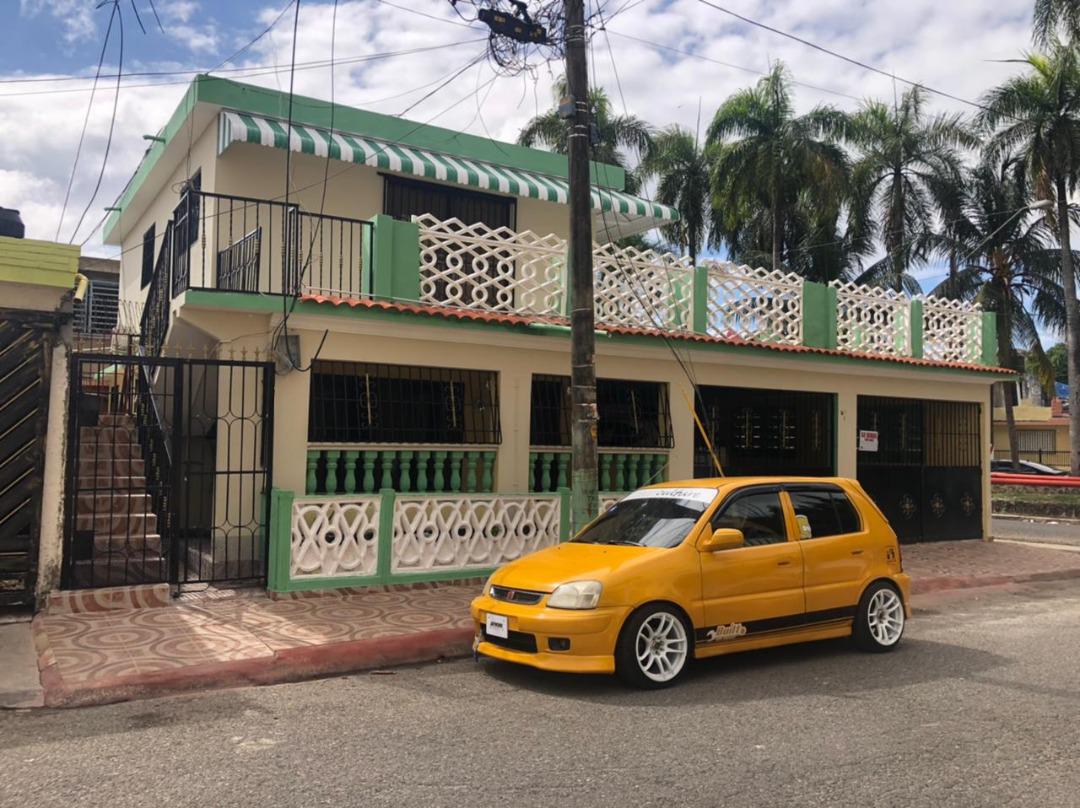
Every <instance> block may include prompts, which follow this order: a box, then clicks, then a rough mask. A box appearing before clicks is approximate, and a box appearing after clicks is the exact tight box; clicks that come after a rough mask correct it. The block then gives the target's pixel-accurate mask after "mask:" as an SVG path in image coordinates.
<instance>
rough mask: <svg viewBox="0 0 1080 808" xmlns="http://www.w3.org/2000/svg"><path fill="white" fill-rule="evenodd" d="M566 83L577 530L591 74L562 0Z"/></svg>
mask: <svg viewBox="0 0 1080 808" xmlns="http://www.w3.org/2000/svg"><path fill="white" fill-rule="evenodd" d="M563 9H564V12H565V16H566V23H565V26H566V27H565V36H566V83H567V85H568V87H569V90H570V101H571V103H572V104H573V112H572V114H571V115H570V118H569V121H568V123H569V126H570V133H569V134H570V136H569V138H568V141H569V153H570V306H571V311H570V332H571V333H570V400H571V415H572V423H571V448H572V451H573V461H572V466H571V470H572V485H573V496H572V514H571V522H570V524H571V529H572V530H573V531H577V530H580V529H581V528H582V527H584V526H585V525H586V524H587V523H588V522H589V521H590V520H591V519H593V517H595V516H596V511H597V509H598V507H599V497H598V493H597V491H598V488H597V475H596V466H597V463H596V424H597V413H596V332H595V312H594V310H593V270H592V200H591V193H590V188H589V134H590V126H589V76H588V67H587V63H586V61H585V6H584V3H583V0H565V1H564V3H563Z"/></svg>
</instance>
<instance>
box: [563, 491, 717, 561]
mask: <svg viewBox="0 0 1080 808" xmlns="http://www.w3.org/2000/svg"><path fill="white" fill-rule="evenodd" d="M715 497H716V491H715V490H708V489H690V490H684V489H660V490H657V491H649V490H642V491H636V492H634V493H632V494H630V495H629V496H627V497H625V498H623V499H622V500H620V501H619V502H616V503H615V504H614V505H612V506H611V507H610V508H609V509H608V510H607V512H606V513H604V514H603V515H601V516H600V518H599V519H597V520H596V521H595V522H593V523H592V524H591V525H589V526H588V527H587V528H585V529H584V530H583V531H582V532H581V533H579V534H578V535H577V536H576V537H575V538H574V539H573V541H575V542H580V543H584V544H640V545H641V546H643V547H675V546H676V545H678V544H679V543H681V542H682V541H683V539H685V538H686V536H687V534H688V533H689V532H690V529H691V528H692V527H693V526H694V525H695V524H696V523H697V520H698V519H700V518H701V515H702V514H703V513H705V509H706V508H707V507H708V506H709V504H710V503H711V502H712V500H713V499H714V498H715Z"/></svg>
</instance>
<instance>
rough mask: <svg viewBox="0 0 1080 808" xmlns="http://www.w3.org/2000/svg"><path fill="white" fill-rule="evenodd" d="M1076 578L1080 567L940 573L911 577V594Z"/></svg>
mask: <svg viewBox="0 0 1080 808" xmlns="http://www.w3.org/2000/svg"><path fill="white" fill-rule="evenodd" d="M1077 578H1080V567H1074V568H1069V569H1062V570H1050V571H1048V572H1028V573H1022V574H1019V575H940V576H937V577H932V578H915V579H912V581H911V594H912V595H925V594H926V593H928V592H945V591H947V590H950V589H974V588H976V587H980V586H1001V585H1003V584H1026V583H1035V582H1037V581H1070V580H1075V579H1077Z"/></svg>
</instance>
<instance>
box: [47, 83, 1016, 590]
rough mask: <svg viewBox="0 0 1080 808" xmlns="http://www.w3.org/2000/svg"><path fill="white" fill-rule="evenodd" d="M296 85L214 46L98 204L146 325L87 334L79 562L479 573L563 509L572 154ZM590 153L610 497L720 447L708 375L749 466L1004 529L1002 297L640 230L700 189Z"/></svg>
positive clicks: (69, 582)
mask: <svg viewBox="0 0 1080 808" xmlns="http://www.w3.org/2000/svg"><path fill="white" fill-rule="evenodd" d="M289 109H290V104H289V102H288V96H287V95H285V94H283V93H280V92H275V91H273V90H268V89H265V88H261V87H252V86H247V85H244V84H239V83H236V82H232V81H227V80H224V79H218V78H210V77H206V76H202V77H199V78H197V79H196V80H195V81H194V82H193V84H192V86H191V88H190V90H189V91H188V93H187V95H186V96H185V98H184V100H183V102H182V103H181V104H180V106H179V107H178V108H177V110H176V112H175V113H174V115H173V116H172V118H171V119H170V120H169V122H168V123H167V125H166V126H165V127H164V129H162V130H161V131H160V133H159V135H160V137H161V139H162V142H156V143H155V144H154V145H153V146H152V147H151V148H150V150H149V151H148V153H147V155H146V156H145V157H144V159H143V161H142V163H141V165H140V166H139V167H138V169H137V171H136V172H135V176H134V178H133V180H132V182H131V183H130V185H129V187H128V188H127V190H126V191H125V193H124V195H123V196H122V197H121V199H120V200H118V202H117V206H118V207H119V210H118V211H117V212H114V213H113V214H112V215H111V217H110V218H109V220H108V222H107V224H106V229H105V233H106V241H107V243H109V244H113V245H117V246H120V247H122V266H121V273H120V290H121V299H122V300H124V301H131V303H132V305H136V306H138V307H140V308H141V312H142V313H141V317H140V324H141V328H140V331H141V337H140V341H139V348H138V350H137V351H134V352H131V351H128V352H127V354H126V355H121V352H114V353H113V354H112V355H103V354H102V355H86V356H76V357H75V358H74V367H73V376H72V378H73V379H74V380H75V386H76V389H75V390H73V401H74V407H75V411H76V413H77V414H78V415H77V417H78V418H79V419H82V420H80V421H79V426H87V427H94V428H95V429H90V428H88V429H87V430H81V429H77V430H75V432H74V434H76V435H78V436H79V438H78V440H79V441H80V443H79V445H78V446H76V447H74V454H73V456H74V457H78V458H79V463H80V464H81V465H80V469H81V473H80V474H75V473H74V472H69V477H68V480H69V483H70V490H69V492H68V502H69V503H71V502H75V501H78V500H79V499H80V497H81V498H82V499H83V501H88V502H94V503H97V504H96V505H95V511H94V512H93V513H85V514H84V513H79V514H77V518H74V519H73V518H72V516H71V515H70V512H71V510H72V509H71V508H70V507H69V517H68V532H67V541H68V557H69V559H70V560H69V563H68V564H67V565H66V568H65V569H66V574H65V579H64V584H65V585H66V586H70V587H78V586H102V585H108V584H120V583H133V582H137V581H140V580H166V581H170V582H172V583H174V584H183V583H188V582H207V581H209V582H216V581H221V580H224V579H229V580H238V579H243V580H249V581H262V580H264V579H268V582H269V586H270V587H271V588H273V589H277V590H295V589H316V588H325V587H329V586H354V585H365V584H375V583H380V584H385V583H394V582H407V581H418V580H436V579H445V578H461V577H468V576H478V575H482V574H485V573H486V571H487V570H490V569H491V568H492V567H494V566H496V565H497V564H500V563H502V562H504V561H506V560H509V559H511V558H514V557H517V556H518V555H520V554H521V553H523V552H527V551H529V550H531V549H534V548H537V547H540V546H543V545H545V544H548V543H552V542H555V541H558V540H559V539H560V538H561V537H562V538H565V537H566V535H567V534H568V532H569V508H568V507H567V503H568V499H567V491H566V486H567V485H568V484H569V466H570V464H569V459H570V458H569V452H570V437H569V397H568V376H569V330H568V327H567V322H568V321H567V312H568V310H569V305H570V302H569V300H568V295H567V283H566V241H565V239H566V236H567V230H568V212H567V207H566V195H567V180H566V176H567V166H566V160H565V158H564V157H561V156H559V155H555V154H551V153H547V152H543V151H539V150H535V149H528V148H524V147H521V146H517V145H514V144H509V143H498V142H495V141H492V140H490V139H487V138H480V137H475V136H472V135H467V134H463V133H459V132H454V131H451V130H448V129H442V128H439V127H435V126H430V125H424V124H417V123H412V122H409V121H405V120H401V119H398V118H394V117H390V116H385V115H379V114H375V113H371V112H365V111H363V110H357V109H350V108H346V107H337V108H336V109H335V111H334V114H333V125H334V131H333V134H332V136H331V135H330V134H329V125H330V120H331V115H330V110H329V105H328V104H327V103H325V102H322V101H318V100H315V99H309V98H300V97H298V98H296V99H294V102H293V104H292V105H291V109H292V129H291V130H290V129H289V128H288V125H287V123H285V121H286V120H287V118H288V115H289ZM287 155H289V156H288V157H287ZM328 161H329V163H328ZM286 165H288V167H289V174H290V186H289V189H288V191H287V192H286V187H285V176H286ZM593 176H594V180H595V182H596V185H595V186H594V188H593V194H592V196H593V207H594V211H593V223H594V226H595V230H596V238H597V241H598V244H597V246H596V249H595V251H594V256H595V266H596V270H595V274H596V309H597V328H598V336H597V357H596V361H597V373H598V376H599V379H600V381H599V387H598V398H599V417H600V422H599V443H600V452H601V454H600V473H601V487H602V488H603V490H604V493H603V500H604V501H605V502H610V501H612V500H614V499H616V498H618V497H619V496H620V495H621V492H624V491H627V490H629V489H632V488H634V487H636V486H638V485H641V484H644V483H647V482H650V481H656V480H664V479H676V478H684V477H691V476H695V475H697V476H705V475H712V474H714V473H715V472H714V470H713V468H712V463H711V460H710V453H709V451H708V449H707V447H706V445H705V442H704V441H703V439H702V437H701V435H700V433H699V432H698V431H697V430H696V428H695V420H694V416H693V413H692V412H691V411H690V409H689V404H688V402H689V401H690V400H692V398H693V397H692V396H691V394H690V389H691V388H690V383H689V381H688V378H687V374H690V375H691V376H692V377H693V378H694V380H695V382H696V384H697V385H698V391H699V397H698V405H699V409H698V415H699V416H700V417H701V420H702V422H703V424H704V425H705V428H706V431H707V432H708V434H709V436H710V439H711V442H712V444H713V446H714V448H715V450H716V452H717V453H718V455H719V459H720V461H721V462H722V464H723V466H724V470H725V471H726V472H727V473H729V474H737V473H768V472H776V473H784V474H814V475H820V474H841V475H846V476H851V477H857V478H859V479H860V480H861V481H862V482H863V484H864V486H866V487H867V489H868V490H870V491H871V493H873V494H874V495H875V496H876V498H877V500H878V502H879V503H880V505H881V507H882V508H883V509H884V510H885V512H886V513H887V514H888V515H889V516H890V517H891V518H892V520H893V523H894V524H895V525H896V527H897V529H898V531H899V532H900V533H901V534H902V535H903V536H904V537H905V539H906V540H916V539H941V538H965V537H979V536H984V535H985V534H986V528H987V524H988V519H989V507H988V499H989V474H988V458H989V448H990V439H989V438H990V397H989V391H990V384H991V383H992V382H994V381H996V380H1002V379H1004V378H1007V375H1006V372H1005V371H1002V370H1001V369H998V368H995V367H993V356H994V344H995V339H994V337H995V335H994V327H993V325H994V324H993V320H992V319H990V318H988V317H987V316H986V315H984V314H982V312H980V311H979V310H978V309H977V308H974V307H971V306H968V305H965V304H955V303H948V302H945V301H939V300H936V299H933V298H928V299H925V300H914V301H912V300H909V299H908V298H905V297H903V296H901V295H897V294H895V293H892V292H887V291H883V290H879V289H868V288H860V287H854V286H850V285H839V286H833V287H826V286H821V285H818V284H812V283H807V282H804V281H803V280H802V279H800V278H798V277H795V276H791V275H784V274H782V273H773V272H766V271H764V270H751V269H749V268H746V267H735V266H732V265H728V264H711V265H708V266H702V267H692V266H690V265H689V264H688V262H687V260H686V259H680V258H676V257H674V256H671V255H657V254H653V253H651V252H645V253H641V252H638V251H636V250H633V249H622V248H619V247H618V246H616V245H615V244H613V243H611V239H617V238H619V237H621V236H625V235H629V234H632V233H637V232H642V231H646V230H649V229H652V228H654V227H655V226H657V225H660V224H663V223H664V222H668V221H672V220H674V219H675V218H676V216H677V214H676V213H675V211H674V210H672V209H670V208H666V207H664V206H662V205H658V204H656V203H653V202H650V201H649V200H646V199H641V198H638V197H634V196H632V195H629V194H627V193H626V192H625V191H624V185H623V183H624V174H623V171H622V169H620V168H618V167H616V166H607V165H601V164H595V165H594V166H593ZM324 180H325V183H324ZM324 185H325V187H324ZM286 199H287V201H286ZM676 356H677V357H678V361H677V360H676ZM860 435H861V437H860ZM271 488H272V489H273V490H272V491H271V490H270V489H271Z"/></svg>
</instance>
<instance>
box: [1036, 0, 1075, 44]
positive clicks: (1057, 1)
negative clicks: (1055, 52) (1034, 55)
mask: <svg viewBox="0 0 1080 808" xmlns="http://www.w3.org/2000/svg"><path fill="white" fill-rule="evenodd" d="M1032 28H1033V31H1032V39H1034V40H1035V44H1036V45H1039V46H1040V47H1047V46H1049V45H1051V44H1053V42H1054V40H1055V39H1056V38H1057V37H1058V36H1061V35H1064V37H1065V38H1066V39H1071V40H1072V41H1073V43H1074V45H1075V44H1080V0H1035V18H1034V20H1032Z"/></svg>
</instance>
